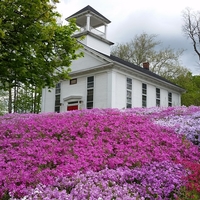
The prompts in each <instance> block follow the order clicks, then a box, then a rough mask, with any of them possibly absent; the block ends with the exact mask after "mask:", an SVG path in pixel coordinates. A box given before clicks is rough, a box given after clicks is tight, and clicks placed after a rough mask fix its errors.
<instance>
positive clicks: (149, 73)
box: [103, 54, 185, 91]
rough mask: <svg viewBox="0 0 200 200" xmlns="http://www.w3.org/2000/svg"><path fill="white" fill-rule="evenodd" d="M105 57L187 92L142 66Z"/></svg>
mask: <svg viewBox="0 0 200 200" xmlns="http://www.w3.org/2000/svg"><path fill="white" fill-rule="evenodd" d="M103 55H104V56H106V57H108V58H110V59H111V60H113V61H115V62H118V63H120V64H123V65H126V66H128V67H130V68H132V69H135V70H137V71H140V72H142V73H144V74H147V75H149V76H151V77H154V78H156V79H159V80H162V81H164V82H167V83H169V84H172V85H174V86H176V87H179V88H180V89H182V90H183V91H185V89H183V88H182V87H180V86H178V85H176V84H174V83H172V82H171V81H169V80H167V79H165V78H163V77H162V76H159V75H158V74H155V73H154V72H152V71H150V70H148V69H144V68H142V67H140V66H137V65H134V64H133V63H130V62H127V61H125V60H123V59H121V58H118V57H116V56H113V55H110V56H108V55H105V54H103Z"/></svg>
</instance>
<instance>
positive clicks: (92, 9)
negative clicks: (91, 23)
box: [66, 5, 111, 24]
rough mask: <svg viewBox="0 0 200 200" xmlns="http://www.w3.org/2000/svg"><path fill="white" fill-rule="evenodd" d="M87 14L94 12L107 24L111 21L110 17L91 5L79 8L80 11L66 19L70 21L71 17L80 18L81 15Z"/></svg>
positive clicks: (93, 13)
mask: <svg viewBox="0 0 200 200" xmlns="http://www.w3.org/2000/svg"><path fill="white" fill-rule="evenodd" d="M86 14H92V15H94V16H95V17H97V18H100V19H101V20H102V21H104V22H105V23H106V24H109V23H110V22H111V21H110V20H109V19H107V18H106V17H104V16H103V15H102V14H100V13H99V12H98V11H96V10H95V9H94V8H92V7H91V6H90V5H88V6H86V7H85V8H83V9H81V10H79V11H78V12H76V13H74V14H73V15H71V16H69V17H67V18H66V20H67V21H68V20H69V19H71V18H78V17H81V16H82V15H86Z"/></svg>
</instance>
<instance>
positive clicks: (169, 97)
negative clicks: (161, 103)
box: [168, 92, 172, 106]
mask: <svg viewBox="0 0 200 200" xmlns="http://www.w3.org/2000/svg"><path fill="white" fill-rule="evenodd" d="M168 106H172V93H171V92H168Z"/></svg>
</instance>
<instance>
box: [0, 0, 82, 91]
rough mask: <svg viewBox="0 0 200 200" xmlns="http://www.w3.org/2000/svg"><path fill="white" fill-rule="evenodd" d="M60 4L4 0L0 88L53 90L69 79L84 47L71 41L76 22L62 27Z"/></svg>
mask: <svg viewBox="0 0 200 200" xmlns="http://www.w3.org/2000/svg"><path fill="white" fill-rule="evenodd" d="M58 2H59V1H58V0H54V1H53V2H50V1H49V0H26V1H25V0H1V2H0V83H1V85H0V88H2V89H4V90H8V89H10V88H13V87H15V86H16V85H17V84H18V83H23V84H25V85H29V84H31V85H40V86H42V87H44V86H48V87H52V86H54V85H55V83H56V82H58V81H59V80H60V79H67V78H68V73H69V71H70V68H69V66H70V64H71V62H72V60H74V59H76V58H77V57H79V56H82V54H81V53H77V50H78V49H79V48H80V47H81V45H80V44H79V43H78V42H77V41H76V39H75V38H73V37H71V36H72V34H73V33H74V32H75V31H76V30H77V26H76V23H75V21H74V20H72V21H70V22H69V24H68V25H65V26H59V25H58V24H57V23H56V18H57V17H59V16H60V15H59V13H57V12H56V11H55V8H56V7H55V5H56V3H58Z"/></svg>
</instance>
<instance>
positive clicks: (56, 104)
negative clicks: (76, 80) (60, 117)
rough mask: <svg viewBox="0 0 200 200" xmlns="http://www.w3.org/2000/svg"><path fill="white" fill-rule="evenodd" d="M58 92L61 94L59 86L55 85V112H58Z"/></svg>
mask: <svg viewBox="0 0 200 200" xmlns="http://www.w3.org/2000/svg"><path fill="white" fill-rule="evenodd" d="M60 92H61V84H60V83H57V84H56V88H55V108H54V111H55V112H58V113H59V112H60Z"/></svg>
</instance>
